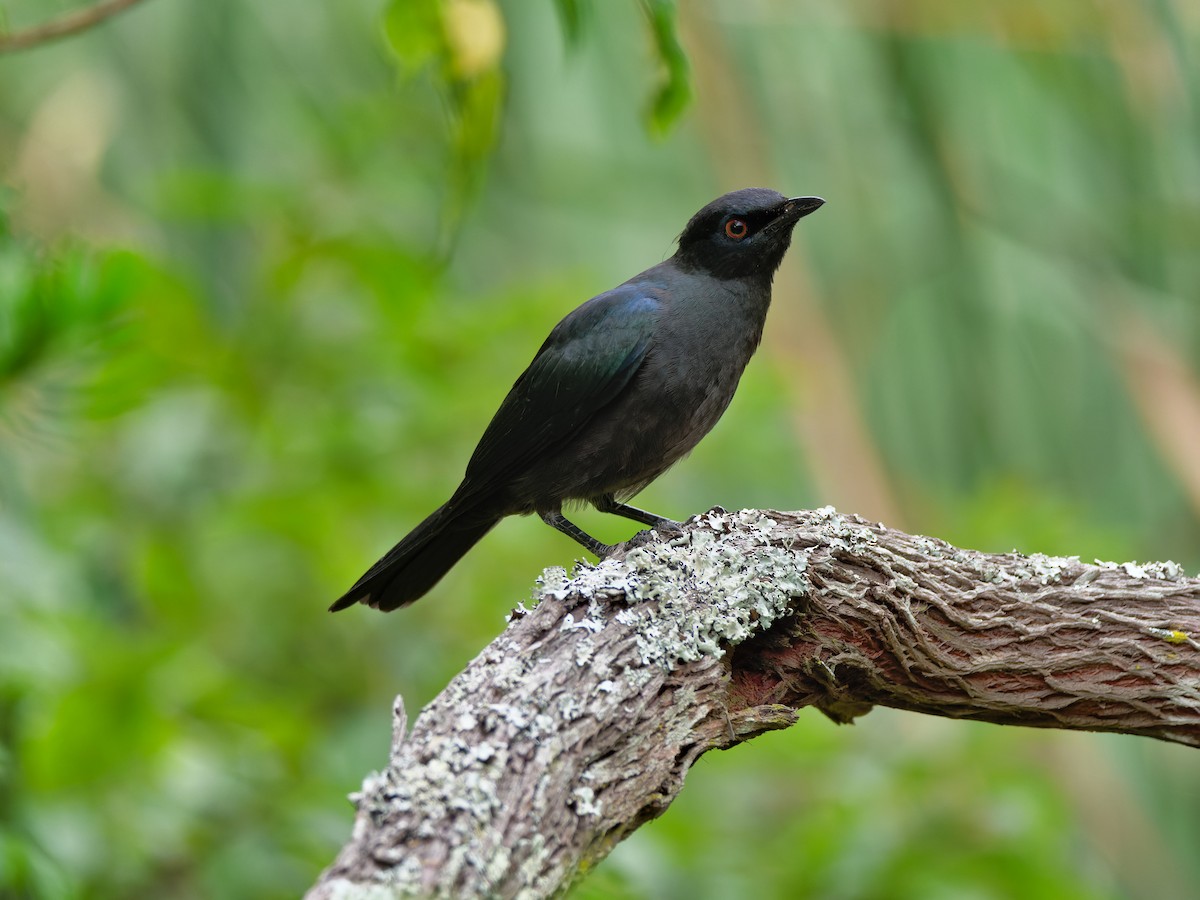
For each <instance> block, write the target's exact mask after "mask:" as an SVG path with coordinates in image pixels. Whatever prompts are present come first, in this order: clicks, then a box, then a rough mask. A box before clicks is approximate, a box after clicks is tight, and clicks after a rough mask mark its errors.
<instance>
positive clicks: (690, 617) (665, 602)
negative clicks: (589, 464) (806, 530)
mask: <svg viewBox="0 0 1200 900" xmlns="http://www.w3.org/2000/svg"><path fill="white" fill-rule="evenodd" d="M699 524H700V526H702V527H697V528H694V529H693V530H691V531H689V532H687V533H685V534H683V535H681V536H679V537H677V538H675V539H673V540H670V541H667V542H663V543H657V544H650V545H647V546H644V547H638V548H636V549H633V550H631V551H629V552H628V553H627V554H626V555H625V558H624V559H623V560H616V559H612V560H605V561H603V562H601V563H600V564H598V565H596V566H586V567H581V568H579V569H577V570H576V572H575V573H574V575H573V577H568V576H567V574H566V572H565V571H564V570H562V569H558V568H553V569H547V570H546V571H545V572H544V573H543V575H542V578H541V584H542V595H543V597H545V598H548V599H554V600H559V601H567V600H570V602H572V603H575V604H578V603H580V602H581V601H586V602H587V603H588V609H587V613H586V616H585V617H584V618H582V619H576V617H575V616H574V615H571V616H569V618H568V619H564V623H563V626H562V627H563V628H570V629H580V630H581V631H583V632H585V633H594V632H595V631H596V630H597V629H598V628H599V627H603V621H604V616H605V610H604V608H603V607H601V606H600V604H599V602H597V601H600V600H613V599H618V598H619V599H620V600H622V601H624V603H625V604H626V605H625V606H624V607H623V608H622V609H620V610H619V611H618V612H616V613H615V614H613V618H614V619H615V620H616V621H617V622H619V623H620V624H622V625H625V626H628V627H630V628H632V629H633V630H634V632H635V634H636V640H637V647H638V652H639V655H640V657H641V661H642V664H643V665H656V666H660V667H662V668H664V669H667V670H670V669H672V668H674V667H675V666H676V665H678V664H679V663H682V662H689V661H692V660H697V659H700V658H701V657H702V656H716V657H719V656H721V655H723V654H724V652H725V650H726V649H727V648H728V647H730V646H732V645H736V644H739V643H741V642H742V641H744V640H746V638H748V637H750V636H751V635H752V634H754V633H755V632H756V631H759V630H762V629H765V628H768V627H770V625H771V624H772V623H773V622H775V621H776V620H778V619H779V618H780V617H781V616H783V615H784V614H785V613H786V612H787V611H788V609H789V607H790V603H791V601H792V599H793V598H794V597H796V596H798V595H802V594H804V593H806V592H807V591H808V590H809V584H808V579H807V577H806V576H805V574H804V573H805V569H806V567H807V552H806V551H804V550H793V549H788V548H785V547H780V546H777V545H776V544H775V543H773V542H772V533H773V532H774V531H775V530H776V527H777V523H776V522H775V521H774V520H773V519H771V518H770V517H769V516H765V515H763V514H762V513H760V512H758V511H756V510H745V511H742V512H740V513H720V512H713V513H709V514H706V515H705V516H702V517H700V521H699ZM858 531H864V532H866V533H867V534H870V532H869V531H867V530H866V529H861V528H859V529H857V530H856V529H850V528H848V529H846V533H845V535H842V536H841V537H840V538H839V539H844V540H846V541H847V542H849V541H851V540H863V539H864V538H863V537H862V536H861V535H859V534H858ZM726 532H736V534H734V536H732V537H726V536H725V535H726ZM873 537H874V536H873V535H872V536H871V538H872V539H873ZM696 595H699V596H700V597H702V598H703V602H702V603H696V602H695V597H696ZM589 658H590V657H589V654H588V653H587V651H586V650H582V649H578V648H577V652H576V662H577V663H578V664H579V665H585V664H586V663H587V662H588V661H589Z"/></svg>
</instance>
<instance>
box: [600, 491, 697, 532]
mask: <svg viewBox="0 0 1200 900" xmlns="http://www.w3.org/2000/svg"><path fill="white" fill-rule="evenodd" d="M592 506H594V507H596V509H598V510H600V512H602V513H612V514H613V515H614V516H624V517H625V518H626V519H633V521H635V522H641V523H642V524H643V525H649V526H650V527H651V528H665V529H667V530H668V531H679V530H680V528H681V527H682V526H681V525H680V524H679V523H678V522H676V521H675V520H674V519H666V518H663V517H662V516H656V515H655V514H654V513H652V512H646V510H644V509H638V508H637V507H636V506H629V505H628V504H626V503H618V502H617V498H616V497H614V496H613V495H612V494H604V495H602V496H600V497H597V498H596V499H595V500H593V501H592Z"/></svg>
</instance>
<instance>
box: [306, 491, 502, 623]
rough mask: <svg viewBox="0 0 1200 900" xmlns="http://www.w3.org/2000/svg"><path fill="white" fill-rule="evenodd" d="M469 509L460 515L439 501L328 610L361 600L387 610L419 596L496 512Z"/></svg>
mask: <svg viewBox="0 0 1200 900" xmlns="http://www.w3.org/2000/svg"><path fill="white" fill-rule="evenodd" d="M472 512H473V513H475V514H473V515H472V516H471V517H470V520H469V521H464V520H463V519H464V517H463V516H461V515H460V514H458V511H457V510H456V511H451V510H449V509H448V508H447V506H442V507H439V508H438V509H437V510H436V511H434V513H433V514H432V515H430V516H429V518H427V519H426V520H425V521H424V522H422V523H421V524H420V525H418V526H417V527H416V528H414V529H413V530H412V531H411V532H409V534H408V535H407V536H406V537H405V538H404V539H403V540H401V541H400V543H398V544H397V545H396V546H395V547H393V548H392V549H391V550H389V551H388V552H387V553H385V554H384V555H383V557H382V558H381V559H380V560H379V562H377V563H375V565H373V566H371V568H370V569H368V570H367V572H366V574H365V575H363V576H362V578H360V579H358V581H357V582H356V583H355V585H354V587H352V588H350V590H348V591H346V593H345V594H343V595H342V596H341V598H340V599H338V601H337V602H336V603H334V604H333V606H331V607H329V611H330V612H337V611H338V610H340V609H346V608H347V607H349V606H353V605H354V604H355V603H365V604H366V605H367V606H373V607H375V608H376V609H379V610H383V611H384V612H390V611H391V610H393V609H399V608H400V607H401V606H407V605H408V604H409V603H412V602H413V601H414V600H419V599H420V598H421V597H423V596H424V595H425V594H426V593H428V591H429V590H430V589H431V588H432V587H433V586H434V585H435V584H437V583H438V582H439V581H440V580H441V578H442V576H443V575H445V574H446V573H447V572H449V571H450V569H451V568H452V567H453V566H454V564H455V563H456V562H458V561H459V560H460V559H462V557H463V555H464V554H465V553H466V552H467V551H468V550H470V549H471V548H472V547H474V546H475V545H476V544H477V543H479V541H480V539H481V538H482V537H483V536H484V535H485V534H487V533H488V532H489V531H491V529H492V528H493V526H495V524H496V523H497V522H499V521H500V519H501V518H502V516H500V515H494V516H491V515H485V516H480V515H478V514H477V511H472Z"/></svg>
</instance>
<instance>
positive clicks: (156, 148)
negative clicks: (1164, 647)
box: [0, 0, 1200, 900]
mask: <svg viewBox="0 0 1200 900" xmlns="http://www.w3.org/2000/svg"><path fill="white" fill-rule="evenodd" d="M70 5H71V4H69V3H68V2H67V0H54V2H50V3H48V2H45V0H0V7H2V10H3V14H4V17H5V20H6V21H7V22H8V23H9V24H10V27H12V28H19V27H21V26H22V25H23V24H27V23H33V22H36V21H41V20H43V19H45V18H46V17H47V16H48V15H51V14H53V13H55V12H60V11H62V10H65V9H67V8H69V6H70ZM1198 37H1200V20H1197V18H1196V16H1195V15H1194V14H1193V12H1192V11H1191V7H1190V6H1188V5H1187V3H1186V2H1185V0H1174V2H1172V0H1157V2H1149V0H1147V2H1129V3H1107V2H1101V0H1094V2H1079V0H1050V2H1046V0H1036V2H1035V0H1013V2H1010V3H1006V4H961V3H955V2H953V0H920V2H913V3H905V4H880V3H874V2H868V0H855V2H850V3H842V4H818V3H808V2H805V3H791V2H785V0H766V2H760V3H753V4H723V3H718V2H715V0H709V2H699V3H695V4H687V5H683V4H678V5H676V4H674V3H669V2H658V0H655V2H651V0H645V2H635V0H629V2H626V3H595V2H587V0H546V2H543V3H526V2H523V3H518V2H516V0H510V2H503V3H499V4H497V3H495V2H493V0H390V2H384V3H378V2H373V3H368V2H363V0H351V2H342V3H338V4H294V3H286V2H284V0H263V2H259V3H255V4H247V3H235V2H233V0H207V2H203V3H201V2H195V0H190V2H189V0H184V2H176V3H166V2H155V0H148V2H146V3H145V4H143V5H140V6H138V7H137V8H135V9H134V10H131V11H130V12H128V13H126V14H124V15H123V16H121V17H120V18H118V19H115V20H113V21H112V22H111V23H109V24H107V25H105V26H104V27H103V28H100V29H97V30H95V31H93V32H90V33H88V34H86V35H84V36H81V37H79V38H76V39H73V40H70V41H66V42H62V43H58V44H53V45H47V46H45V47H42V48H40V49H38V50H35V51H30V52H26V53H23V54H16V55H12V56H8V57H0V179H2V182H3V184H4V185H5V189H4V192H3V193H0V574H2V576H3V577H2V578H0V583H2V584H3V587H2V588H0V895H3V896H15V897H23V896H28V897H85V896H86V897H134V896H171V897H183V898H186V897H211V896H221V897H275V896H278V897H285V896H295V895H297V894H298V893H299V892H301V891H302V890H303V889H304V888H305V887H306V886H307V885H308V884H310V883H311V882H312V880H313V879H314V878H315V876H316V874H317V872H318V871H319V870H320V868H321V867H322V866H323V865H325V864H327V863H328V862H329V861H330V860H331V859H332V857H333V854H334V853H335V851H336V849H337V848H338V847H339V846H340V845H341V843H342V842H343V841H344V839H345V838H346V836H347V835H348V831H349V825H350V821H351V809H350V807H349V805H348V803H346V801H345V795H346V794H347V793H348V792H349V791H351V790H353V789H355V787H356V786H357V784H358V781H359V780H360V779H361V776H362V775H363V774H364V773H365V772H366V771H367V770H369V769H371V768H374V767H378V766H379V765H380V764H382V762H383V760H384V758H385V754H386V748H387V746H388V731H389V709H390V704H391V698H392V696H393V695H394V694H395V693H396V692H397V691H401V692H402V693H403V694H404V696H405V698H406V701H407V703H408V706H409V710H410V713H415V712H416V710H417V709H418V708H419V707H420V706H421V705H422V704H423V703H424V702H426V701H427V700H428V699H429V698H430V697H432V696H433V695H434V694H435V693H436V692H437V691H438V690H439V689H440V687H441V686H442V685H444V684H445V682H446V681H447V679H448V678H449V677H450V676H451V675H452V674H453V673H455V672H456V671H458V670H459V669H460V668H461V667H462V665H463V664H464V663H465V662H466V661H467V660H468V659H469V658H470V657H471V656H472V655H473V654H474V653H475V652H477V651H478V649H479V648H480V647H481V646H483V645H484V644H485V643H486V642H487V641H488V640H489V639H490V638H491V637H492V636H494V634H495V633H496V632H497V631H498V630H499V629H500V628H501V627H502V626H503V614H504V612H505V611H506V610H507V609H508V608H509V607H510V606H511V605H513V604H514V603H515V602H517V601H518V600H520V599H522V598H523V597H525V596H527V594H528V591H529V589H530V586H531V585H532V583H533V580H534V577H535V576H536V574H537V573H538V572H539V571H540V570H541V568H542V567H543V566H546V565H551V564H562V563H567V562H569V560H570V559H572V557H573V556H574V555H575V548H574V547H573V546H570V545H568V544H567V542H565V541H564V540H563V539H562V538H561V537H559V536H557V535H555V534H553V533H552V532H551V531H550V530H549V529H546V528H545V527H544V526H543V525H541V524H540V523H538V522H532V521H529V520H514V521H509V522H506V523H504V524H503V525H502V526H501V527H500V528H498V529H497V530H496V531H495V532H494V533H493V534H492V535H490V536H489V537H488V538H487V539H486V540H485V542H484V543H483V544H482V545H481V546H480V547H479V548H478V550H477V551H475V552H474V553H472V554H471V555H470V556H469V557H468V558H467V559H466V560H465V561H464V562H463V563H462V564H461V565H460V566H459V567H458V568H457V569H456V570H455V571H454V572H453V573H452V574H451V575H450V576H449V577H448V578H447V580H446V581H445V582H444V584H442V585H441V586H439V588H438V589H437V590H436V591H435V592H434V594H433V595H432V596H430V597H429V598H428V599H427V600H425V601H423V602H422V603H420V604H418V605H416V606H415V607H414V608H412V609H411V610H406V611H404V612H403V613H400V614H396V615H393V616H390V617H387V618H383V617H380V616H378V615H377V614H374V613H371V612H369V611H366V610H352V611H350V612H347V613H344V614H342V615H340V616H338V617H329V616H328V615H327V614H326V613H325V611H324V610H325V607H326V606H327V605H328V603H329V602H330V601H331V600H332V599H333V598H334V597H336V596H337V595H338V594H339V593H340V592H341V591H342V590H343V589H344V588H345V587H346V586H347V585H348V584H349V583H350V582H351V581H352V580H353V578H354V577H356V576H357V575H358V574H359V573H360V571H361V570H362V569H363V568H364V566H365V565H366V564H368V563H369V562H370V561H371V560H373V559H374V558H375V557H376V555H378V554H379V553H380V552H382V551H383V550H385V549H386V548H387V547H388V546H390V545H391V543H393V542H394V541H395V540H396V539H398V538H399V537H400V536H401V535H402V534H403V532H404V530H405V529H406V528H408V527H410V526H411V525H412V524H414V523H415V522H416V521H417V520H418V519H419V518H420V517H421V516H423V515H424V514H425V513H427V512H428V511H429V510H430V509H432V508H433V507H434V506H435V505H436V504H438V503H439V502H441V501H442V500H444V499H445V497H446V495H447V494H448V493H449V492H450V491H451V490H452V489H453V487H454V485H455V484H456V483H457V480H458V478H459V476H460V474H461V469H462V466H463V464H464V463H465V460H466V458H467V456H468V455H469V452H470V449H471V447H472V445H473V442H474V440H475V439H476V438H477V437H478V435H479V434H480V432H481V430H482V428H483V426H484V424H485V423H486V421H487V419H488V417H489V416H490V414H491V413H492V411H493V410H494V409H495V407H496V405H497V404H498V403H499V400H500V398H501V397H502V396H503V394H504V392H505V390H506V389H507V387H508V385H509V384H510V383H511V380H512V379H513V378H514V377H515V376H516V375H517V374H518V373H519V372H520V371H521V368H522V367H523V366H524V364H525V363H526V362H527V361H528V359H529V358H530V356H531V355H532V353H533V352H534V350H535V349H536V347H537V346H538V344H539V343H540V341H541V339H542V338H543V337H544V335H545V333H546V331H547V330H548V329H549V328H550V327H551V326H552V325H553V323H554V322H555V321H557V319H558V318H559V317H561V316H562V315H563V314H564V313H565V312H566V311H568V310H569V309H570V308H572V307H573V306H574V305H576V304H577V303H578V302H580V301H581V300H583V299H585V298H586V297H587V296H590V295H591V294H594V293H596V292H598V291H600V290H602V289H604V288H607V287H609V286H611V285H612V284H614V283H616V282H618V281H620V280H622V279H624V278H626V277H628V276H629V275H631V274H633V273H635V272H637V271H638V270H640V269H641V268H644V267H645V266H647V265H650V264H652V263H654V262H656V261H658V260H659V259H661V258H662V257H663V256H665V255H666V254H668V253H670V252H671V241H670V237H671V236H672V235H673V234H675V233H677V232H678V230H679V229H680V227H681V226H682V225H683V223H684V222H685V221H686V219H687V216H689V215H690V214H691V213H692V212H694V211H695V209H697V208H698V207H699V206H700V205H702V204H703V203H704V202H707V200H709V199H711V198H712V197H713V196H715V195H716V194H717V193H719V192H720V191H722V190H727V189H732V188H736V187H742V186H745V185H746V184H748V183H754V182H756V183H763V184H769V185H771V186H775V187H778V188H780V189H782V190H786V191H793V192H796V193H818V194H821V195H823V196H825V197H826V198H827V199H828V200H829V201H830V202H829V204H828V206H827V207H826V208H825V209H823V210H822V211H821V213H820V215H819V216H815V217H813V218H812V219H811V220H806V221H805V223H804V224H803V225H802V227H801V229H800V230H799V231H798V233H797V241H796V246H795V248H794V249H793V251H792V253H791V255H790V257H789V259H788V261H787V262H786V263H785V265H784V269H783V270H782V271H781V273H780V279H779V282H778V289H777V292H776V301H775V309H774V310H773V313H772V317H771V321H770V322H769V323H768V338H767V342H766V345H765V346H764V348H763V351H762V352H761V354H760V358H759V359H758V360H757V361H756V362H755V363H754V364H753V365H752V366H751V369H750V371H749V372H748V373H747V376H746V378H745V379H744V381H743V386H742V389H741V390H740V392H739V396H738V398H737V400H736V401H735V403H734V405H733V407H732V408H731V410H730V411H729V413H728V414H727V416H726V417H725V419H724V420H723V421H722V423H721V424H720V426H718V428H717V429H716V430H715V431H714V433H713V434H712V435H711V436H710V438H709V439H708V440H707V441H706V442H705V443H704V444H702V445H701V447H700V448H699V449H698V450H697V452H696V453H695V454H694V455H693V457H692V458H691V459H690V460H688V461H687V462H686V463H684V464H682V465H681V466H679V467H678V468H677V469H676V470H675V471H674V472H672V473H671V474H670V475H669V476H667V477H665V478H664V479H662V480H661V481H660V482H659V483H657V484H655V485H654V486H652V487H651V488H650V489H648V490H647V492H646V494H645V496H644V502H645V505H646V506H648V507H649V508H652V509H655V510H658V511H661V512H663V513H664V514H668V515H674V516H686V515H688V514H690V513H692V512H696V511H699V510H701V509H704V508H706V507H708V506H710V505H712V504H714V503H720V504H723V505H725V506H728V507H743V506H774V507H781V508H795V507H803V506H815V505H820V504H823V503H826V502H832V503H834V504H836V505H838V506H839V507H841V508H843V509H848V510H853V511H858V512H862V513H864V514H867V515H871V516H877V517H884V518H887V519H888V520H889V523H891V524H896V525H900V526H903V527H906V528H909V529H911V530H915V531H922V532H927V533H932V534H937V535H939V536H941V537H945V538H947V539H950V540H953V541H956V542H958V543H961V544H965V545H969V546H976V547H980V548H983V549H992V550H1007V549H1010V548H1011V547H1013V546H1016V547H1019V548H1021V549H1024V550H1028V551H1033V550H1040V551H1044V552H1051V553H1077V554H1080V555H1081V556H1083V557H1084V558H1085V559H1086V558H1091V557H1094V556H1102V557H1108V558H1117V557H1119V558H1130V557H1141V558H1146V557H1151V556H1153V557H1159V556H1174V557H1175V558H1177V559H1179V560H1180V561H1181V562H1183V563H1184V564H1185V565H1186V566H1188V567H1189V568H1190V569H1191V570H1193V571H1194V570H1195V569H1196V568H1197V567H1198V566H1200V552H1198V551H1197V546H1198V545H1200V517H1198V514H1197V510H1198V507H1200V468H1198V467H1200V462H1198V460H1197V457H1195V456H1194V454H1192V453H1189V452H1188V450H1189V449H1190V448H1191V445H1190V444H1189V443H1188V440H1187V436H1188V435H1189V434H1194V433H1195V432H1194V431H1190V430H1189V429H1190V428H1191V427H1192V425H1193V424H1194V423H1196V422H1200V387H1198V384H1200V382H1198V381H1197V377H1198V376H1197V359H1198V358H1200V309H1198V308H1197V304H1196V300H1197V297H1200V167H1197V165H1196V160H1197V149H1198V138H1200V63H1198V60H1197V56H1196V52H1195V47H1196V46H1197V38H1198ZM689 98H690V105H689ZM647 108H648V109H649V110H650V112H649V114H648V115H647V112H646V110H647ZM582 521H584V522H585V523H586V525H587V527H589V529H595V532H596V533H597V534H599V535H600V536H601V537H602V538H605V539H614V540H615V539H619V538H622V537H624V536H627V534H628V529H627V528H625V526H623V525H622V524H621V523H619V522H617V523H614V522H613V521H611V520H606V519H605V518H602V517H593V516H592V515H591V514H587V513H585V514H583V515H582ZM1189 754H1190V751H1183V750H1180V749H1178V748H1172V747H1166V746H1160V745H1158V744H1155V743H1153V742H1149V741H1144V740H1136V739H1121V738H1108V737H1097V736H1081V735H1065V734H1053V733H1039V732H1027V731H1023V730H1019V729H1001V728H995V727H989V726H983V725H972V724H967V723H961V722H948V721H940V720H928V719H923V718H920V717H916V716H911V715H902V714H897V713H891V712H888V711H883V710H880V711H876V712H874V713H872V714H871V715H869V716H867V717H866V718H865V719H864V720H862V722H861V723H860V724H859V725H857V726H855V727H854V728H851V729H845V728H835V727H834V726H832V725H830V724H829V723H827V722H825V721H823V720H821V719H820V718H819V717H818V716H817V715H816V714H815V713H814V714H813V715H811V716H806V717H804V719H803V721H802V722H801V723H800V724H799V725H798V726H797V727H795V728H793V729H791V730H789V731H788V732H785V733H781V734H772V735H768V736H765V737H763V738H761V739H759V740H757V741H755V742H753V743H752V744H751V745H748V746H745V747H741V748H738V750H737V751H736V752H734V753H730V754H720V755H717V756H715V757H713V758H709V759H705V760H703V761H702V762H701V763H700V765H699V766H698V767H697V768H696V770H695V771H694V772H693V773H692V775H691V777H690V780H689V785H688V788H687V790H686V791H684V793H683V796H682V797H681V799H680V801H679V802H678V803H677V804H676V805H675V806H674V807H673V808H672V809H671V810H670V811H669V812H668V813H667V814H666V815H665V816H664V817H663V818H662V819H661V820H659V821H658V822H655V823H653V824H652V825H649V826H647V827H646V828H644V829H642V830H641V831H639V832H638V833H637V834H636V835H635V836H634V837H633V838H632V839H631V840H630V841H628V842H626V843H625V844H622V845H621V846H620V847H619V848H618V849H617V851H616V852H615V853H614V854H613V856H612V858H611V859H610V860H609V861H608V862H606V863H605V864H604V865H602V866H600V867H599V869H598V870H597V871H596V872H594V873H592V875H591V876H589V878H587V879H585V880H584V881H583V882H582V883H581V884H580V885H579V887H578V888H577V889H576V896H579V897H589V898H591V897H596V898H599V897H630V898H649V897H654V898H672V897H679V898H685V897H686V898H709V897H711V898H725V897H738V896H762V897H798V896H811V897H821V898H917V897H920V898H938V897H946V898H951V897H953V898H962V897H978V898H1010V897H1011V898H1016V897H1020V898H1029V897H1034V898H1036V897H1046V898H1051V897H1053V898H1063V897H1066V898H1088V900H1092V898H1110V897H1155V898H1171V897H1186V896H1191V895H1194V890H1190V889H1194V885H1195V884H1196V882H1197V880H1198V879H1200V863H1198V862H1197V857H1196V854H1195V852H1194V848H1195V847H1196V846H1197V844H1200V806H1198V805H1197V804H1196V802H1195V798H1196V797H1198V796H1200V776H1198V775H1197V770H1196V767H1195V765H1194V763H1192V760H1191V756H1190V755H1189Z"/></svg>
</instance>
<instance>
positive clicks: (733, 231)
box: [725, 219, 750, 241]
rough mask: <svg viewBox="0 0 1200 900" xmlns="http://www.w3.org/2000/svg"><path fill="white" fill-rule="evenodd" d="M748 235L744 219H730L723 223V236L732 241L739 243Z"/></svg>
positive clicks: (748, 231)
mask: <svg viewBox="0 0 1200 900" xmlns="http://www.w3.org/2000/svg"><path fill="white" fill-rule="evenodd" d="M749 233H750V228H749V226H747V225H746V221H745V220H744V219H730V220H729V221H728V222H726V223H725V236H726V237H728V238H730V239H732V240H735V241H740V240H741V239H742V238H744V237H745V236H746V235H747V234H749Z"/></svg>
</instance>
